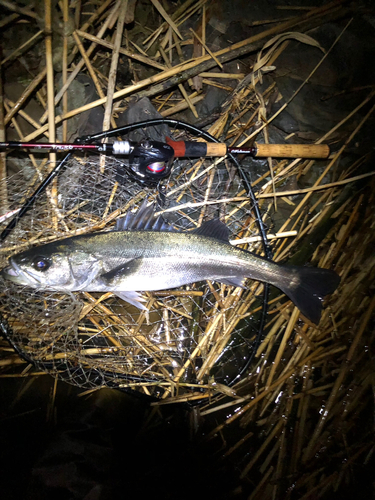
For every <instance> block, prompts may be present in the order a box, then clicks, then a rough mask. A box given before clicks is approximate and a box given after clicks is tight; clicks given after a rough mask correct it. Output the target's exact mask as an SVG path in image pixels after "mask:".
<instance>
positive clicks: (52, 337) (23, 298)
mask: <svg viewBox="0 0 375 500" xmlns="http://www.w3.org/2000/svg"><path fill="white" fill-rule="evenodd" d="M178 138H181V133H180V136H179V137H178ZM183 138H185V139H191V137H188V136H187V135H186V134H185V135H184V136H183ZM14 161H15V164H16V165H19V170H18V172H16V173H15V174H13V175H11V176H8V178H7V179H3V180H2V190H3V192H4V191H6V196H7V200H8V201H7V207H6V212H5V213H3V216H2V219H0V220H2V222H1V226H0V229H1V230H2V229H4V227H5V226H6V224H7V222H9V220H8V219H7V214H8V215H9V216H10V213H11V212H12V210H14V209H16V208H17V207H19V206H20V205H21V204H22V202H23V201H24V199H25V198H26V197H27V196H29V194H30V193H31V192H33V190H34V189H35V186H37V185H38V183H39V181H40V179H41V178H43V177H44V176H45V175H46V173H47V172H48V171H49V170H50V168H51V166H50V165H49V164H48V163H46V162H45V161H43V160H38V159H36V158H35V157H31V158H30V157H24V158H21V159H20V158H15V159H14ZM146 198H147V199H148V200H153V199H157V200H158V202H159V204H160V200H161V199H162V202H163V204H162V208H161V211H164V212H165V213H164V216H165V217H166V218H168V221H169V222H170V223H172V224H173V225H174V226H175V228H176V229H180V230H184V231H188V230H191V229H194V228H195V227H197V226H199V225H201V223H202V222H204V221H206V220H210V219H212V218H213V217H220V219H221V220H222V221H223V222H225V223H226V225H227V226H228V228H229V230H230V239H231V240H236V239H238V238H241V239H245V240H246V241H247V243H245V244H244V245H245V246H244V248H247V249H249V250H251V251H253V252H260V251H261V242H260V237H259V234H258V227H257V224H256V219H255V217H254V213H253V207H252V204H251V201H250V199H249V198H248V197H247V194H246V190H245V189H244V185H243V181H242V178H241V176H240V174H239V172H238V171H237V169H236V166H235V165H233V164H232V163H230V161H229V160H227V159H212V158H207V159H198V160H196V159H194V160H191V159H180V160H175V162H174V166H173V172H172V175H171V176H170V178H169V179H168V180H164V181H163V182H162V185H160V184H159V185H158V186H151V187H148V186H144V185H140V184H138V183H137V182H135V181H134V179H133V178H132V177H131V176H130V174H129V169H128V168H127V159H126V158H121V159H119V158H116V157H100V156H94V157H85V156H81V157H80V156H76V157H72V158H71V159H70V161H69V163H68V165H67V166H66V168H65V169H64V170H63V171H62V172H61V173H60V174H59V176H58V177H57V179H56V180H55V181H54V183H53V184H52V185H50V187H49V188H48V189H47V190H46V191H45V192H44V193H43V194H42V195H40V196H39V197H38V199H37V200H36V202H35V204H34V205H33V207H32V208H31V210H30V211H29V212H27V213H26V214H25V216H24V217H22V218H21V219H20V221H19V224H18V225H17V227H16V228H15V230H14V231H13V232H12V233H11V234H10V235H9V236H8V238H7V239H6V240H5V241H4V242H3V244H2V246H1V248H0V265H1V267H4V266H5V265H6V261H7V258H8V257H10V256H11V255H13V254H15V253H18V252H20V251H22V250H25V249H27V248H30V247H31V246H36V245H41V244H44V243H46V242H49V241H53V240H56V239H59V238H62V237H67V236H73V235H76V234H84V233H89V232H93V231H109V230H112V229H113V227H114V225H115V221H116V219H117V218H118V217H119V216H120V215H123V214H124V213H126V212H127V211H128V210H133V211H135V210H137V208H138V207H139V206H140V204H141V203H142V201H143V200H145V199H146ZM3 212H4V210H3ZM143 295H144V297H145V298H146V300H147V302H146V306H147V309H148V311H140V310H138V309H137V308H135V307H134V306H132V305H130V304H128V303H127V302H124V301H123V300H121V299H119V298H118V297H117V296H115V295H113V294H112V293H104V294H103V293H87V292H76V293H69V294H62V293H57V292H47V291H38V290H34V289H31V288H29V287H23V286H20V285H16V284H13V283H10V282H8V281H4V280H2V281H1V294H0V312H1V316H2V318H3V324H4V325H6V329H7V335H8V337H9V339H10V340H11V342H12V343H13V345H14V346H15V347H16V348H17V350H18V352H20V353H21V354H23V355H24V356H26V358H27V359H28V360H30V361H32V362H33V363H34V364H35V365H36V366H37V367H38V368H39V369H43V370H47V371H49V372H50V373H51V374H52V375H55V376H58V377H60V378H62V379H63V380H65V381H67V382H70V383H72V384H75V385H78V386H81V387H86V388H93V387H98V386H102V385H104V386H117V387H121V386H124V387H125V386H127V387H131V388H133V389H136V390H140V391H142V392H145V393H146V394H150V395H154V396H158V397H167V396H168V395H172V394H173V395H175V394H176V391H179V393H181V391H182V392H183V391H191V390H197V388H199V390H200V391H201V392H204V390H205V389H207V388H208V387H209V384H210V381H212V377H214V380H215V381H216V382H221V383H228V382H230V381H231V380H232V379H233V378H234V377H235V376H236V374H237V373H238V372H239V371H241V369H242V368H243V366H244V365H245V363H246V361H247V360H248V358H249V356H250V354H251V353H252V349H253V341H254V338H255V337H256V335H257V333H258V329H259V315H260V313H261V310H262V307H263V305H262V285H260V284H259V283H257V282H252V281H251V280H248V282H247V288H246V289H240V288H235V287H231V286H227V285H224V284H219V283H213V282H199V283H195V284H193V285H190V286H185V287H182V288H179V289H174V290H163V291H160V292H145V293H144V294H143Z"/></svg>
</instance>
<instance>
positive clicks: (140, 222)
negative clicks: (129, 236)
mask: <svg viewBox="0 0 375 500" xmlns="http://www.w3.org/2000/svg"><path fill="white" fill-rule="evenodd" d="M115 231H174V228H173V226H172V225H171V224H169V223H168V222H167V221H166V220H165V219H164V217H163V216H162V215H159V216H158V217H155V205H154V204H153V203H152V204H151V205H147V199H145V200H143V202H142V203H141V205H140V207H139V209H138V210H137V212H134V213H133V212H128V213H127V214H126V215H125V216H124V217H120V218H119V219H117V220H116V227H115Z"/></svg>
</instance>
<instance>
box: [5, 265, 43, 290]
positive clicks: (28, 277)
mask: <svg viewBox="0 0 375 500" xmlns="http://www.w3.org/2000/svg"><path fill="white" fill-rule="evenodd" d="M0 274H1V276H2V277H3V278H5V279H7V280H9V281H12V282H13V283H18V284H20V285H28V284H31V283H32V284H39V280H38V279H37V278H36V277H34V276H33V275H32V274H31V273H29V272H27V271H23V270H22V269H21V268H20V266H19V265H18V264H17V263H16V262H15V261H14V260H13V259H12V258H10V259H9V266H7V267H5V268H4V269H2V270H1V272H0ZM30 282H31V283H30Z"/></svg>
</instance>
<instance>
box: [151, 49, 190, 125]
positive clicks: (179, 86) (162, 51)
mask: <svg viewBox="0 0 375 500" xmlns="http://www.w3.org/2000/svg"><path fill="white" fill-rule="evenodd" d="M159 51H160V54H161V55H162V57H163V59H164V62H165V65H166V66H167V68H171V64H170V62H169V61H168V58H167V55H166V53H165V52H164V50H163V49H162V48H161V47H160V48H159ZM178 89H179V91H180V92H181V94H182V97H183V98H184V99H185V101H186V103H187V105H188V106H189V108H190V110H191V112H192V113H193V115H194V116H195V118H199V116H198V113H197V110H196V109H195V106H194V104H193V102H192V101H191V100H190V97H189V96H188V93H187V92H186V90H185V87H184V86H183V85H182V83H180V84H178Z"/></svg>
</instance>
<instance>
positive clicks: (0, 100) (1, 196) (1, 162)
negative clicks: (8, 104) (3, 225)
mask: <svg viewBox="0 0 375 500" xmlns="http://www.w3.org/2000/svg"><path fill="white" fill-rule="evenodd" d="M1 55H2V52H1V49H0V56H1ZM4 105H5V103H4V86H3V66H2V64H1V63H0V142H5V139H6V133H5V122H4V110H5V108H4ZM6 176H7V167H6V152H5V151H1V152H0V179H1V180H3V179H6ZM0 210H1V214H2V215H3V214H5V213H6V212H7V211H8V210H9V205H8V188H7V184H6V182H1V184H0Z"/></svg>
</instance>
